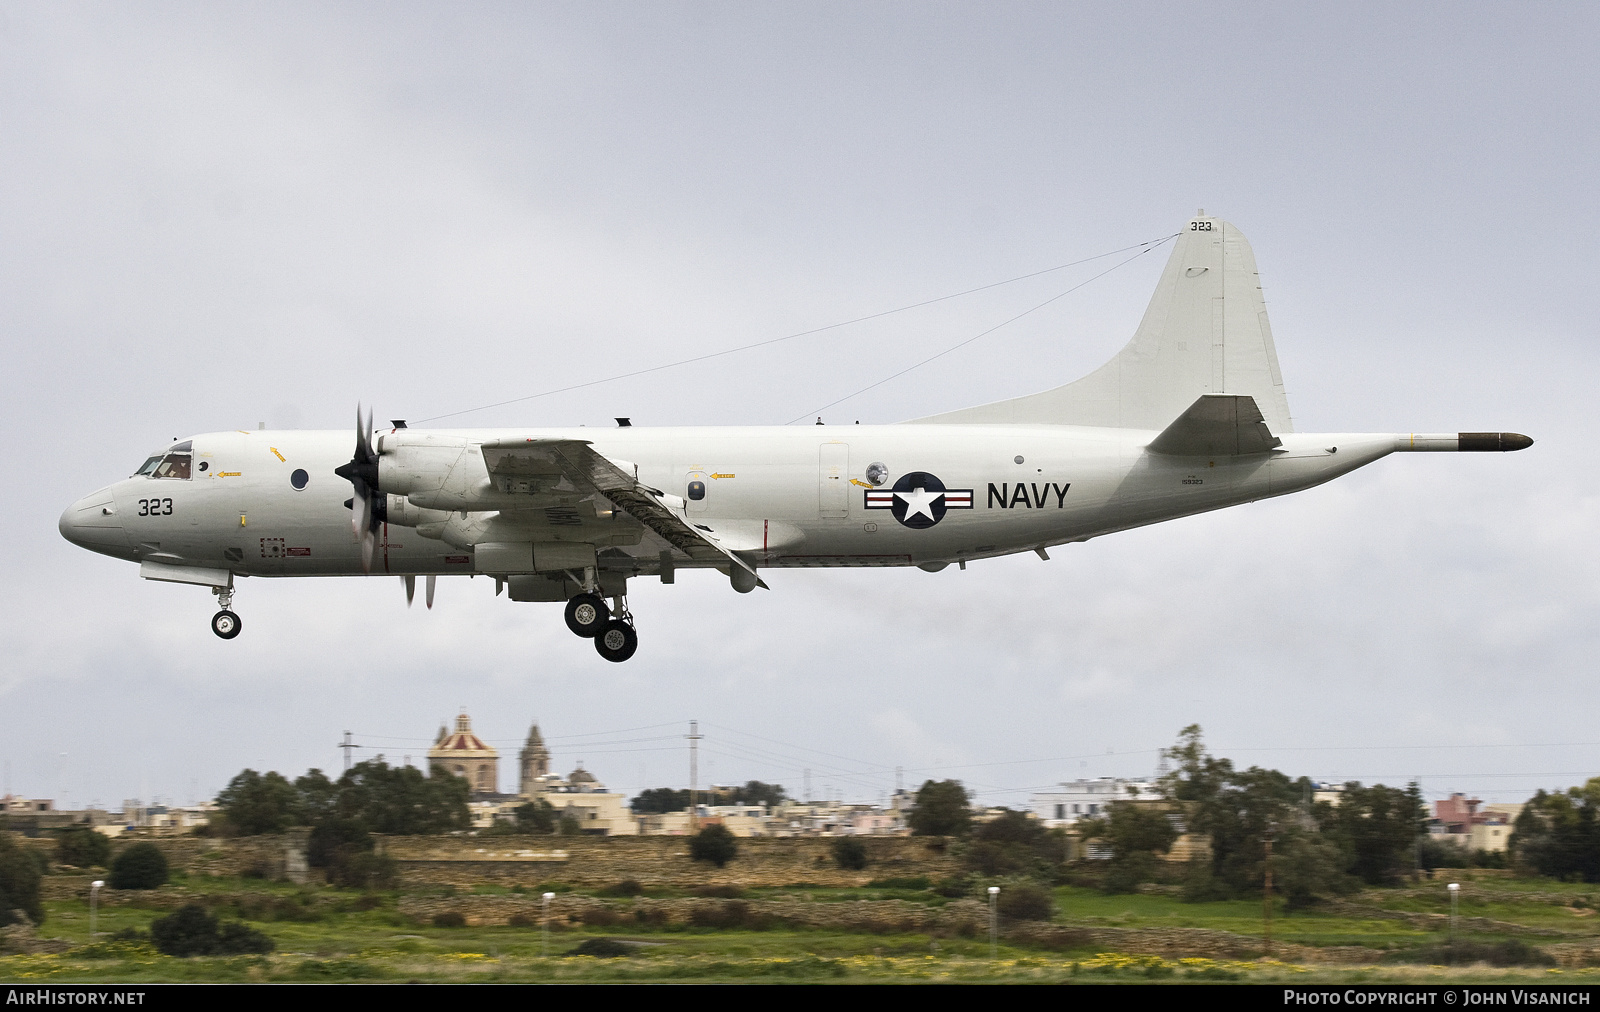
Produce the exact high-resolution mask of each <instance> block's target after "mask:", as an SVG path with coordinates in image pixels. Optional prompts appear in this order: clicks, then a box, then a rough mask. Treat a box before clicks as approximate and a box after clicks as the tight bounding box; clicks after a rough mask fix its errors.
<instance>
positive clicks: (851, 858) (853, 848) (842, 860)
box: [828, 836, 867, 871]
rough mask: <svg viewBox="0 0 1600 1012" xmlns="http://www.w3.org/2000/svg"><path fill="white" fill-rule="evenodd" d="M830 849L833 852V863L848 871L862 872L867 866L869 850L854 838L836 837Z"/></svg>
mask: <svg viewBox="0 0 1600 1012" xmlns="http://www.w3.org/2000/svg"><path fill="white" fill-rule="evenodd" d="M828 849H829V850H831V851H832V852H833V863H834V864H836V865H838V866H839V867H841V868H843V869H844V870H846V871H860V870H861V869H863V868H865V867H866V866H867V848H866V847H865V846H863V845H862V843H861V841H860V840H857V839H856V838H855V837H853V836H840V837H835V838H834V841H833V845H832V846H830V847H829V848H828Z"/></svg>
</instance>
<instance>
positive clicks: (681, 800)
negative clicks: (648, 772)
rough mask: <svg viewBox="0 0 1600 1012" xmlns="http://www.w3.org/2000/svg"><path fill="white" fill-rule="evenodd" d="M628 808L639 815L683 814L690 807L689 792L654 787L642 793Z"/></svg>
mask: <svg viewBox="0 0 1600 1012" xmlns="http://www.w3.org/2000/svg"><path fill="white" fill-rule="evenodd" d="M628 807H629V808H632V809H633V811H634V813H635V814H637V815H663V814H665V813H667V812H682V811H684V810H686V809H687V808H688V807H689V792H688V791H678V790H673V789H672V788H671V787H652V788H650V789H649V790H647V791H640V792H639V794H638V796H637V797H635V798H634V799H633V801H632V802H630V803H629V805H628Z"/></svg>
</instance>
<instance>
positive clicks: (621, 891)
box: [599, 878, 644, 896]
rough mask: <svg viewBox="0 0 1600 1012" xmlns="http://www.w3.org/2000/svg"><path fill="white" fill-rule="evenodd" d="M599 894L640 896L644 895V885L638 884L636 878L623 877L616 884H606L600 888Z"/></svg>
mask: <svg viewBox="0 0 1600 1012" xmlns="http://www.w3.org/2000/svg"><path fill="white" fill-rule="evenodd" d="M599 895H601V896H642V895H644V886H642V885H640V884H639V880H638V879H632V878H625V879H623V880H622V881H621V882H618V883H617V884H616V885H608V886H606V887H605V888H604V889H602V890H600V893H599Z"/></svg>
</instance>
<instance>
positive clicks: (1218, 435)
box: [1148, 394, 1283, 457]
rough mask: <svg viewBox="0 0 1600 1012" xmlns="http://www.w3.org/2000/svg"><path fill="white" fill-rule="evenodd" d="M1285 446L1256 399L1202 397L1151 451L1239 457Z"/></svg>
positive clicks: (1166, 429)
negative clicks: (1262, 414) (1274, 433)
mask: <svg viewBox="0 0 1600 1012" xmlns="http://www.w3.org/2000/svg"><path fill="white" fill-rule="evenodd" d="M1282 444H1283V440H1281V439H1279V438H1278V437H1277V436H1274V435H1273V434H1272V430H1271V429H1269V428H1267V423H1266V421H1265V419H1263V418H1262V417H1261V409H1260V408H1257V407H1256V399H1255V398H1254V397H1250V396H1248V395H1246V394H1202V395H1201V396H1200V399H1199V400H1197V401H1195V402H1194V403H1193V404H1191V405H1189V409H1188V410H1187V411H1185V412H1184V413H1183V414H1181V415H1179V416H1178V418H1177V420H1176V421H1174V422H1173V423H1172V424H1171V425H1169V426H1167V427H1166V428H1165V429H1163V430H1162V432H1161V435H1159V436H1157V437H1156V438H1155V439H1154V440H1153V441H1152V442H1151V443H1150V445H1149V447H1148V449H1149V450H1150V452H1152V453H1165V454H1169V455H1171V456H1175V457H1237V456H1240V455H1242V454H1246V453H1266V452H1267V451H1268V450H1271V449H1273V448H1274V447H1277V446H1281V445H1282Z"/></svg>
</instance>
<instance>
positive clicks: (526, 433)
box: [60, 212, 1533, 661]
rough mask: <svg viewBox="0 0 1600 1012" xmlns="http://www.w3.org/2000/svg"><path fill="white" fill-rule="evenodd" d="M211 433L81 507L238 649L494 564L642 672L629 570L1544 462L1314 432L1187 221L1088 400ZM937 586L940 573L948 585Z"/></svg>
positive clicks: (740, 583)
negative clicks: (1294, 412)
mask: <svg viewBox="0 0 1600 1012" xmlns="http://www.w3.org/2000/svg"><path fill="white" fill-rule="evenodd" d="M618 421H619V425H618V427H617V428H615V429H606V430H595V429H589V428H571V429H413V428H407V427H406V426H405V424H404V423H403V422H398V421H397V422H395V423H393V424H392V425H390V426H389V427H387V428H383V429H377V430H375V429H374V428H373V425H372V421H371V418H370V416H369V417H368V419H367V420H366V422H365V423H363V422H362V419H361V417H360V412H359V409H358V411H357V420H356V431H355V435H354V439H353V443H354V451H353V452H352V449H351V444H352V438H351V434H350V432H349V431H348V430H345V431H283V430H272V431H261V430H258V431H245V430H238V431H232V432H212V433H206V434H204V435H197V436H193V437H191V438H189V439H185V440H182V441H181V442H178V443H175V444H174V445H172V446H169V447H167V448H166V449H165V450H162V451H161V452H159V453H156V454H153V455H151V456H150V458H149V459H148V460H147V461H145V464H144V466H143V467H141V468H140V469H139V470H138V472H137V473H136V474H134V475H133V476H132V477H129V478H126V479H123V480H121V481H118V482H115V483H113V484H111V485H108V486H106V487H105V488H103V489H101V490H99V491H98V492H94V493H91V494H90V495H87V496H85V497H84V498H82V499H80V500H79V501H78V502H76V503H74V504H73V505H72V506H70V507H68V508H67V510H66V512H64V513H63V514H62V515H61V522H60V529H61V533H62V535H63V536H65V537H66V538H67V539H68V540H69V541H72V542H73V543H75V544H78V545H81V546H83V547H85V548H88V549H90V550H92V551H95V552H100V553H102V554H104V555H110V556H113V557H115V558H120V559H127V560H129V561H132V562H137V563H138V564H139V573H140V575H141V576H143V577H144V578H146V579H149V580H161V581H167V582H171V583H184V584H193V585H197V586H201V587H209V588H210V589H211V591H212V592H213V593H214V594H215V595H216V596H217V598H218V601H219V604H220V606H221V610H220V611H218V612H217V613H216V614H215V616H214V617H213V618H212V629H213V631H214V632H215V633H216V634H217V635H218V636H221V637H223V638H224V639H231V638H233V637H234V636H237V635H238V634H239V631H240V628H241V623H240V619H239V616H238V614H237V613H236V612H234V610H233V598H234V592H235V589H236V586H235V581H236V579H237V578H239V577H245V576H262V577H296V576H363V575H380V574H389V575H398V576H400V577H401V579H402V580H403V581H404V583H405V588H406V595H407V600H408V601H409V600H410V598H411V596H412V595H413V593H414V590H415V581H416V578H417V577H419V576H420V577H423V578H424V585H425V594H426V597H427V600H428V603H429V604H430V605H431V604H432V602H433V594H434V583H435V580H436V578H437V577H439V576H452V575H457V574H481V575H485V576H487V577H490V578H492V579H493V581H494V584H495V588H496V594H499V593H500V592H502V591H504V592H506V593H507V595H508V596H509V597H510V598H511V600H513V601H546V602H554V603H560V602H566V621H567V624H568V626H569V627H570V628H571V629H572V631H573V632H575V633H577V634H578V635H580V636H586V637H590V638H592V639H593V640H594V643H595V648H596V650H597V651H598V652H599V654H600V655H601V656H602V657H604V658H606V659H607V660H612V661H622V660H626V659H627V658H628V657H630V656H632V655H633V652H634V650H635V648H636V647H637V644H638V638H637V635H636V634H635V631H634V619H633V615H632V613H631V612H630V611H629V610H628V606H627V594H628V581H630V580H633V579H638V578H641V577H658V578H659V579H660V580H661V581H662V582H663V583H672V582H673V580H674V575H675V573H676V572H677V570H679V569H685V568H712V569H717V570H720V571H721V572H722V573H724V574H725V575H727V576H728V578H729V581H730V582H731V584H732V586H733V589H734V590H737V591H739V592H741V593H747V592H749V591H751V590H754V589H755V588H757V587H765V586H766V583H765V582H764V580H763V578H762V574H763V573H764V572H766V571H770V570H779V569H786V568H803V567H854V566H918V567H920V568H922V569H924V570H927V571H928V572H930V573H936V572H938V571H940V570H942V569H944V568H945V567H947V566H949V565H950V564H951V563H955V564H957V565H958V566H960V567H962V568H965V566H966V564H967V563H968V562H970V561H972V560H975V559H984V558H991V557H994V556H1000V555H1009V554H1013V553H1017V552H1037V553H1038V554H1039V555H1040V556H1041V557H1044V558H1048V557H1049V556H1048V549H1050V548H1052V547H1054V546H1057V545H1063V544H1067V543H1071V542H1078V541H1087V540H1088V539H1090V538H1094V537H1099V536H1101V535H1104V534H1111V533H1114V532H1116V531H1122V530H1127V529H1130V528H1133V527H1140V526H1143V525H1146V524H1153V523H1159V522H1161V521H1163V520H1171V519H1174V518H1177V517H1182V516H1188V515H1191V514H1195V513H1200V512H1204V511H1206V510H1215V509H1221V508H1223V507H1225V506H1233V505H1237V504H1239V503H1245V502H1250V501H1252V500H1256V499H1263V498H1266V497H1268V496H1278V495H1284V494H1286V493H1289V492H1297V491H1299V490H1301V489H1305V488H1310V487H1312V486H1314V485H1319V484H1321V483H1323V482H1325V481H1328V480H1330V479H1332V478H1336V477H1338V476H1339V475H1342V474H1345V473H1346V472H1349V471H1353V470H1355V469H1356V468H1358V467H1362V466H1363V465H1366V464H1370V463H1372V462H1373V461H1375V460H1377V459H1378V458H1380V457H1384V456H1387V455H1388V454H1390V453H1394V452H1397V451H1419V450H1426V451H1467V450H1499V451H1504V450H1520V449H1523V448H1525V447H1528V446H1530V445H1532V442H1533V441H1532V440H1531V439H1529V438H1528V437H1527V436H1523V435H1518V434H1516V433H1505V432H1461V433H1426V434H1418V433H1402V434H1394V433H1379V434H1372V433H1316V434H1310V433H1297V432H1295V431H1294V426H1293V424H1292V422H1291V420H1290V416H1289V404H1288V400H1287V398H1286V396H1285V394H1284V385H1283V378H1282V375H1281V373H1280V372H1279V368H1278V356H1277V352H1276V349H1275V347H1274V345H1273V340H1272V331H1271V328H1270V327H1269V325H1268V322H1267V312H1266V304H1265V301H1264V299H1263V296H1262V290H1261V285H1260V278H1259V276H1258V274H1257V272H1256V264H1255V256H1254V254H1253V253H1252V252H1251V249H1250V245H1249V243H1247V242H1246V241H1245V238H1244V236H1243V235H1241V234H1240V233H1239V231H1238V230H1237V229H1236V228H1234V227H1233V226H1232V225H1230V224H1229V223H1227V222H1225V221H1222V220H1221V219H1218V218H1214V217H1208V216H1206V215H1205V214H1204V213H1203V212H1202V213H1200V214H1198V215H1197V216H1196V217H1195V218H1194V219H1192V220H1190V221H1188V222H1187V223H1185V225H1184V229H1183V232H1182V233H1181V234H1180V235H1179V236H1178V237H1177V239H1176V242H1175V244H1174V248H1173V250H1172V255H1171V258H1170V259H1169V260H1168V261H1167V265H1166V269H1165V271H1164V272H1163V273H1162V275H1161V280H1160V282H1159V284H1158V285H1157V287H1156V292H1155V295H1154V297H1153V298H1152V299H1151V301H1150V306H1149V308H1148V309H1147V310H1146V311H1145V315H1144V319H1143V321H1142V322H1141V323H1140V325H1139V329H1138V331H1137V332H1136V333H1135V334H1134V337H1133V340H1132V341H1130V342H1129V343H1128V344H1127V346H1126V347H1124V348H1123V349H1122V350H1121V351H1120V352H1119V353H1118V354H1117V355H1116V356H1115V357H1114V358H1112V359H1111V360H1110V361H1109V362H1107V363H1106V364H1105V365H1103V366H1101V367H1100V368H1099V369H1097V370H1095V371H1094V372H1092V373H1090V374H1089V375H1088V376H1085V377H1084V378H1082V379H1080V380H1077V381H1076V382H1073V383H1069V384H1067V385H1066V386H1061V387H1057V388H1055V389H1052V390H1046V391H1044V392H1042V393H1035V394H1030V395H1028V396H1023V397H1018V398H1015V399H1013V400H1007V401H1000V402H998V403H995V404H987V405H984V406H981V407H975V408H967V409H964V410H959V411H951V412H948V413H945V414H939V415H933V416H931V417H928V418H919V419H916V420H914V421H912V422H908V423H901V424H895V425H859V426H850V427H848V428H829V427H823V428H822V430H821V431H818V428H817V427H816V426H809V425H808V426H766V427H758V426H749V427H731V428H646V427H634V426H631V425H627V424H626V420H624V419H619V420H618ZM930 579H931V577H930Z"/></svg>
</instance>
